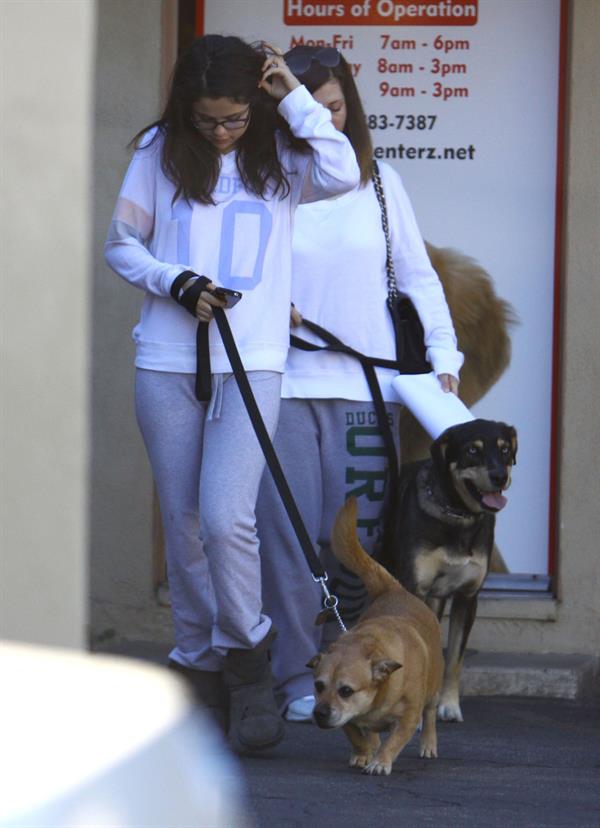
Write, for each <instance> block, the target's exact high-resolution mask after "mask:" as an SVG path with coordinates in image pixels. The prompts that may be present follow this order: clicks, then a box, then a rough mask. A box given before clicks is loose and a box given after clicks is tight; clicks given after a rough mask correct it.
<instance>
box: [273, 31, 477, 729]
mask: <svg viewBox="0 0 600 828" xmlns="http://www.w3.org/2000/svg"><path fill="white" fill-rule="evenodd" d="M285 59H286V61H287V64H288V66H289V67H290V68H291V69H292V71H293V72H294V74H295V75H296V76H297V77H298V79H299V80H301V82H302V83H303V84H304V85H305V86H306V87H307V89H308V90H309V91H310V92H312V94H313V95H314V97H315V99H316V100H318V101H319V102H320V103H322V104H323V106H325V107H326V108H327V109H329V111H330V112H331V117H332V120H333V124H334V126H335V127H336V129H338V130H339V131H340V132H343V133H344V134H345V135H346V136H347V137H348V139H349V140H350V142H351V144H352V146H353V147H354V150H355V152H356V156H357V160H358V163H359V166H360V170H361V181H360V184H359V185H358V186H357V187H356V188H355V189H354V190H353V191H352V192H350V193H347V194H345V195H342V196H340V197H336V198H332V199H329V200H328V201H321V202H319V203H316V204H311V205H306V206H302V207H301V208H300V209H299V210H298V212H297V215H296V221H295V225H294V242H293V280H292V300H293V302H294V305H295V309H294V310H293V313H292V316H293V320H294V321H295V323H296V324H298V323H299V322H300V321H301V316H304V317H305V318H306V319H309V320H311V321H312V322H316V323H317V324H318V325H320V326H321V327H322V328H325V329H327V330H329V331H330V332H332V333H333V334H334V335H335V336H336V337H337V338H338V339H340V340H341V341H342V342H344V343H345V344H346V345H350V346H351V347H352V348H354V349H355V350H357V351H360V352H362V353H363V354H368V355H371V356H377V357H381V358H384V359H391V360H393V359H395V340H394V333H393V329H392V325H391V321H390V318H389V314H388V311H387V308H386V299H387V271H386V241H385V236H384V232H383V229H382V218H381V209H380V206H379V203H378V200H377V197H376V193H375V189H374V184H373V179H372V176H373V166H374V165H373V154H372V145H371V139H370V135H369V130H368V128H367V124H366V119H365V115H364V112H363V109H362V106H361V103H360V98H359V95H358V91H357V88H356V85H355V83H354V80H353V79H352V75H351V72H350V69H349V66H348V64H347V63H346V61H345V60H344V58H343V57H342V56H341V55H340V54H339V52H337V50H335V49H332V48H319V47H310V46H298V47H296V48H295V49H292V50H291V52H288V53H287V54H286V55H285ZM380 172H381V180H382V185H383V191H384V196H385V201H386V206H387V213H388V219H389V227H390V236H391V247H392V257H393V262H394V271H395V279H396V283H397V287H398V290H399V291H400V292H402V293H404V294H406V295H408V296H409V297H410V298H411V299H412V301H413V304H414V305H415V307H416V309H417V311H418V313H419V316H420V318H421V321H422V323H423V327H424V330H425V343H426V346H427V357H428V360H429V362H430V363H431V364H432V366H433V368H434V370H435V372H436V374H437V375H438V377H439V380H440V383H441V385H442V387H443V388H444V390H446V391H449V392H455V393H456V391H457V388H458V374H459V370H460V367H461V365H462V354H460V352H459V351H458V350H457V347H456V337H455V334H454V329H453V325H452V321H451V319H450V314H449V311H448V307H447V304H446V300H445V297H444V293H443V289H442V287H441V284H440V281H439V279H438V276H437V274H436V273H435V271H434V270H433V268H432V267H431V264H430V262H429V258H428V256H427V253H426V251H425V247H424V243H423V240H422V237H421V234H420V232H419V229H418V226H417V223H416V220H415V217H414V214H413V210H412V207H411V205H410V201H409V199H408V196H407V194H406V192H405V190H404V187H403V186H402V181H401V179H400V177H399V176H398V175H397V174H396V173H395V172H394V170H393V169H392V168H391V167H389V166H388V165H386V164H381V165H380ZM299 333H300V335H301V337H302V338H303V339H305V340H310V341H312V342H314V343H316V344H319V345H322V344H324V343H322V342H321V341H320V340H319V339H318V338H317V337H315V336H314V335H313V334H311V332H310V331H308V330H307V329H305V328H300V331H299ZM394 375H395V372H394V371H393V370H391V369H383V368H378V369H377V376H378V380H379V385H380V387H381V391H382V394H383V398H384V401H385V405H386V411H387V414H388V418H389V420H390V423H391V425H392V431H393V433H394V435H397V434H398V421H399V413H400V405H399V404H398V402H397V397H396V395H395V394H394V391H393V389H392V387H391V381H392V379H393V377H394ZM282 396H283V400H282V405H281V411H280V419H279V425H278V428H277V433H276V438H275V448H276V450H277V454H278V456H279V459H280V461H281V464H282V466H283V469H284V472H285V474H286V476H287V478H288V482H289V484H290V487H291V489H292V492H293V494H294V496H295V498H296V499H297V502H298V506H299V509H300V512H301V514H302V516H303V518H304V521H305V523H306V527H307V530H308V532H309V534H310V535H311V538H312V539H313V541H314V542H315V544H318V545H319V546H320V549H321V559H322V562H323V565H324V568H325V569H326V571H327V572H328V573H329V575H330V582H329V584H328V586H329V589H330V590H331V591H332V592H333V593H334V594H336V595H337V596H338V597H339V598H340V604H341V611H342V616H343V617H344V618H345V620H346V622H347V623H351V622H352V621H354V620H356V618H357V617H358V615H359V614H360V612H361V610H362V608H363V605H364V600H365V597H366V596H365V592H364V588H363V587H362V585H361V583H360V581H359V580H358V579H357V578H356V577H355V576H353V575H352V574H350V573H349V572H348V571H346V570H343V569H340V565H339V564H338V563H337V561H336V560H335V559H334V558H333V555H332V553H331V551H330V547H329V538H330V535H331V528H332V525H333V520H334V517H335V514H336V512H337V510H338V509H339V508H340V506H341V505H342V504H343V503H344V501H345V499H346V498H347V497H349V496H350V495H354V496H355V497H357V499H358V510H359V516H360V517H359V524H358V532H359V536H360V539H361V543H362V544H363V546H364V547H365V549H367V551H369V552H372V550H373V546H374V542H375V540H376V538H377V534H378V529H379V519H380V513H381V508H382V505H383V496H384V487H385V482H386V470H387V454H386V450H385V448H384V445H383V442H382V439H381V436H380V433H379V429H378V426H377V418H376V414H375V410H374V406H373V403H372V397H371V393H370V391H369V388H368V385H367V382H366V380H365V376H364V373H363V370H362V367H361V365H360V363H359V362H358V361H357V360H355V359H353V358H352V357H350V356H346V355H343V354H339V353H331V352H307V351H303V350H298V349H296V348H291V349H290V352H289V355H288V360H287V363H286V368H285V374H284V378H283V385H282ZM257 518H258V531H259V537H260V543H261V557H262V573H263V595H264V597H265V609H266V611H267V612H268V613H269V615H270V617H272V618H273V623H274V624H275V626H276V628H277V629H278V631H279V635H278V638H277V641H276V643H275V645H274V648H273V662H272V668H273V674H274V677H275V687H276V695H277V698H278V700H279V702H280V705H281V708H282V710H284V711H285V716H286V718H287V719H289V720H291V721H304V720H308V719H310V718H311V714H312V708H313V705H314V696H313V686H312V673H311V671H310V670H309V669H308V668H307V667H306V662H307V661H308V660H309V659H310V658H311V657H312V656H313V655H314V654H315V653H316V652H317V651H318V650H319V649H321V648H322V646H323V644H324V638H325V637H326V636H330V635H335V634H336V633H337V625H336V624H335V623H331V624H326V625H324V626H317V627H315V618H316V616H317V614H318V612H319V610H320V608H321V606H320V591H319V590H318V589H317V588H316V587H315V584H314V582H313V580H312V578H311V575H310V572H309V570H308V568H307V566H306V563H305V561H304V558H303V556H302V552H301V550H300V547H299V545H298V542H297V541H296V539H295V536H294V534H293V532H292V530H291V529H290V525H289V521H288V519H287V517H286V515H285V513H284V512H283V510H282V507H281V504H280V501H279V498H278V495H277V493H276V491H275V490H274V487H273V483H272V481H271V479H270V476H269V475H266V474H265V475H264V477H263V483H262V485H261V492H260V495H259V500H258V506H257ZM332 576H333V577H332ZM324 631H325V632H324Z"/></svg>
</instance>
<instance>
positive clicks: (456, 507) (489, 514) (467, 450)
mask: <svg viewBox="0 0 600 828" xmlns="http://www.w3.org/2000/svg"><path fill="white" fill-rule="evenodd" d="M516 455H517V434H516V431H515V429H514V428H513V427H512V426H508V425H506V424H505V423H499V422H493V421H491V420H481V419H480V420H473V421H471V422H467V423H462V424H461V425H457V426H452V427H451V428H448V429H446V431H444V433H443V434H441V435H440V437H438V439H437V440H436V441H435V442H434V443H433V444H432V446H431V459H430V460H424V461H422V462H420V463H412V464H410V465H408V466H406V467H405V468H404V469H403V471H402V474H401V477H400V483H399V488H398V493H397V499H396V504H395V534H394V543H393V547H392V552H393V556H394V559H393V561H386V565H387V567H388V568H389V569H390V570H391V571H392V572H393V574H394V575H396V577H397V578H398V579H399V580H400V581H401V583H402V584H403V585H404V586H405V587H406V588H407V589H408V590H409V591H410V592H412V593H413V594H414V595H417V596H418V597H419V598H422V599H423V600H424V601H425V602H426V603H427V604H428V605H429V606H430V607H431V608H432V609H433V610H434V612H436V613H437V615H438V618H441V617H442V613H443V611H444V606H445V603H446V601H447V599H448V598H452V606H451V610H450V627H449V634H448V649H447V655H446V669H445V674H444V684H443V688H442V693H441V696H440V703H439V707H438V718H440V719H443V720H446V721H462V720H463V719H462V713H461V709H460V701H459V682H460V672H461V668H462V663H463V659H464V653H465V647H466V644H467V640H468V637H469V633H470V631H471V628H472V626H473V622H474V620H475V613H476V611H477V595H478V593H479V590H480V589H481V586H482V584H483V581H484V579H485V577H486V575H487V574H488V571H489V566H490V557H491V554H492V549H493V545H494V527H495V521H496V518H495V515H496V513H497V512H499V511H500V509H502V508H503V507H504V505H505V504H506V498H505V497H504V495H503V494H502V492H503V491H504V490H506V489H507V488H508V487H509V485H510V482H511V470H512V466H513V465H514V463H515V462H516Z"/></svg>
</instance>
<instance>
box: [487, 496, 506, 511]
mask: <svg viewBox="0 0 600 828" xmlns="http://www.w3.org/2000/svg"><path fill="white" fill-rule="evenodd" d="M481 500H482V501H483V502H484V503H485V505H486V506H488V507H489V508H490V509H495V510H496V511H497V512H499V511H500V509H504V507H505V506H506V504H507V503H508V501H507V499H506V498H505V497H504V495H503V494H502V492H486V494H484V495H483V497H482V498H481Z"/></svg>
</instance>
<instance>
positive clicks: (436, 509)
mask: <svg viewBox="0 0 600 828" xmlns="http://www.w3.org/2000/svg"><path fill="white" fill-rule="evenodd" d="M432 469H433V465H432V464H427V465H425V466H423V468H421V469H420V470H419V472H418V473H417V498H418V501H419V506H420V507H421V509H423V511H424V512H426V513H427V514H428V515H430V516H431V517H434V518H436V519H437V520H441V521H443V522H444V523H454V524H457V525H462V526H470V525H471V524H472V523H474V522H475V520H476V519H477V518H478V517H479V516H478V515H474V514H473V513H472V512H467V511H466V510H463V509H458V508H455V507H454V506H450V505H449V504H448V503H445V502H444V500H443V495H442V493H441V492H440V490H439V486H436V485H435V482H434V481H432V480H431V471H432Z"/></svg>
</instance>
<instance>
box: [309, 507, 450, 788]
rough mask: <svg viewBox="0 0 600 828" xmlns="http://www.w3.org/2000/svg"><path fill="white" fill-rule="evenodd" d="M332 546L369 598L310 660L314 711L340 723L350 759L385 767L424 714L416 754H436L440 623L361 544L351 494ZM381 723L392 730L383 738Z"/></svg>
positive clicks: (318, 717)
mask: <svg viewBox="0 0 600 828" xmlns="http://www.w3.org/2000/svg"><path fill="white" fill-rule="evenodd" d="M332 548H333V551H334V552H335V555H336V557H337V558H338V560H340V561H341V562H342V563H343V564H344V565H345V566H346V567H347V568H348V569H349V570H350V571H351V572H354V573H355V574H356V575H358V576H359V577H360V578H361V579H362V581H363V583H364V584H365V587H366V588H367V592H368V593H369V596H370V597H371V599H372V603H371V605H370V607H369V608H368V609H367V610H366V612H364V613H363V615H361V617H360V620H359V622H358V623H357V624H356V626H355V627H353V628H352V629H351V630H349V631H348V632H345V633H343V634H342V635H341V636H340V638H338V639H337V641H335V642H334V643H333V644H332V645H331V646H330V647H329V649H328V650H327V652H325V653H320V654H318V655H316V656H315V657H314V658H312V659H311V660H310V661H309V662H308V665H307V666H308V667H312V668H313V670H314V676H315V695H316V702H317V703H316V705H315V710H314V718H315V721H316V723H317V724H318V725H319V727H322V728H336V727H343V729H344V732H345V733H346V736H347V737H348V739H349V740H350V743H351V745H352V753H351V756H350V766H351V767H357V768H360V769H362V770H363V771H364V772H365V773H369V774H386V775H387V774H389V773H390V772H391V769H392V763H393V761H394V759H395V758H396V756H397V755H398V754H399V753H400V751H401V750H402V748H403V747H404V746H405V745H406V743H407V742H408V741H409V739H410V738H411V737H412V735H413V734H414V732H415V730H416V729H417V727H418V724H419V721H420V720H421V718H422V720H423V729H422V731H421V745H420V753H421V756H422V757H425V758H428V759H430V758H433V757H435V756H437V737H436V726H435V718H436V707H437V700H438V692H439V689H440V686H441V682H442V672H443V666H444V661H443V656H442V640H441V632H440V625H439V624H438V622H437V619H436V617H435V615H434V614H433V612H432V611H431V610H430V609H429V608H428V607H426V606H425V604H424V603H423V602H422V601H420V600H419V599H418V598H416V597H415V596H414V595H411V594H410V592H408V590H406V589H404V587H403V586H402V585H401V584H400V583H399V582H398V581H397V580H396V579H395V578H394V577H393V576H392V575H390V574H389V572H386V570H385V569H384V568H383V567H382V566H380V565H379V564H378V563H376V562H375V561H374V560H373V559H372V558H370V557H369V556H368V555H367V553H366V552H365V550H364V549H363V548H362V546H361V545H360V543H359V540H358V536H357V533H356V500H355V498H349V500H348V501H347V503H346V504H345V506H344V507H343V508H342V509H341V510H340V511H339V513H338V515H337V517H336V520H335V525H334V527H333V533H332ZM383 731H389V735H388V737H387V739H386V740H385V741H384V742H383V743H382V742H381V741H380V737H379V734H380V733H381V732H383Z"/></svg>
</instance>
